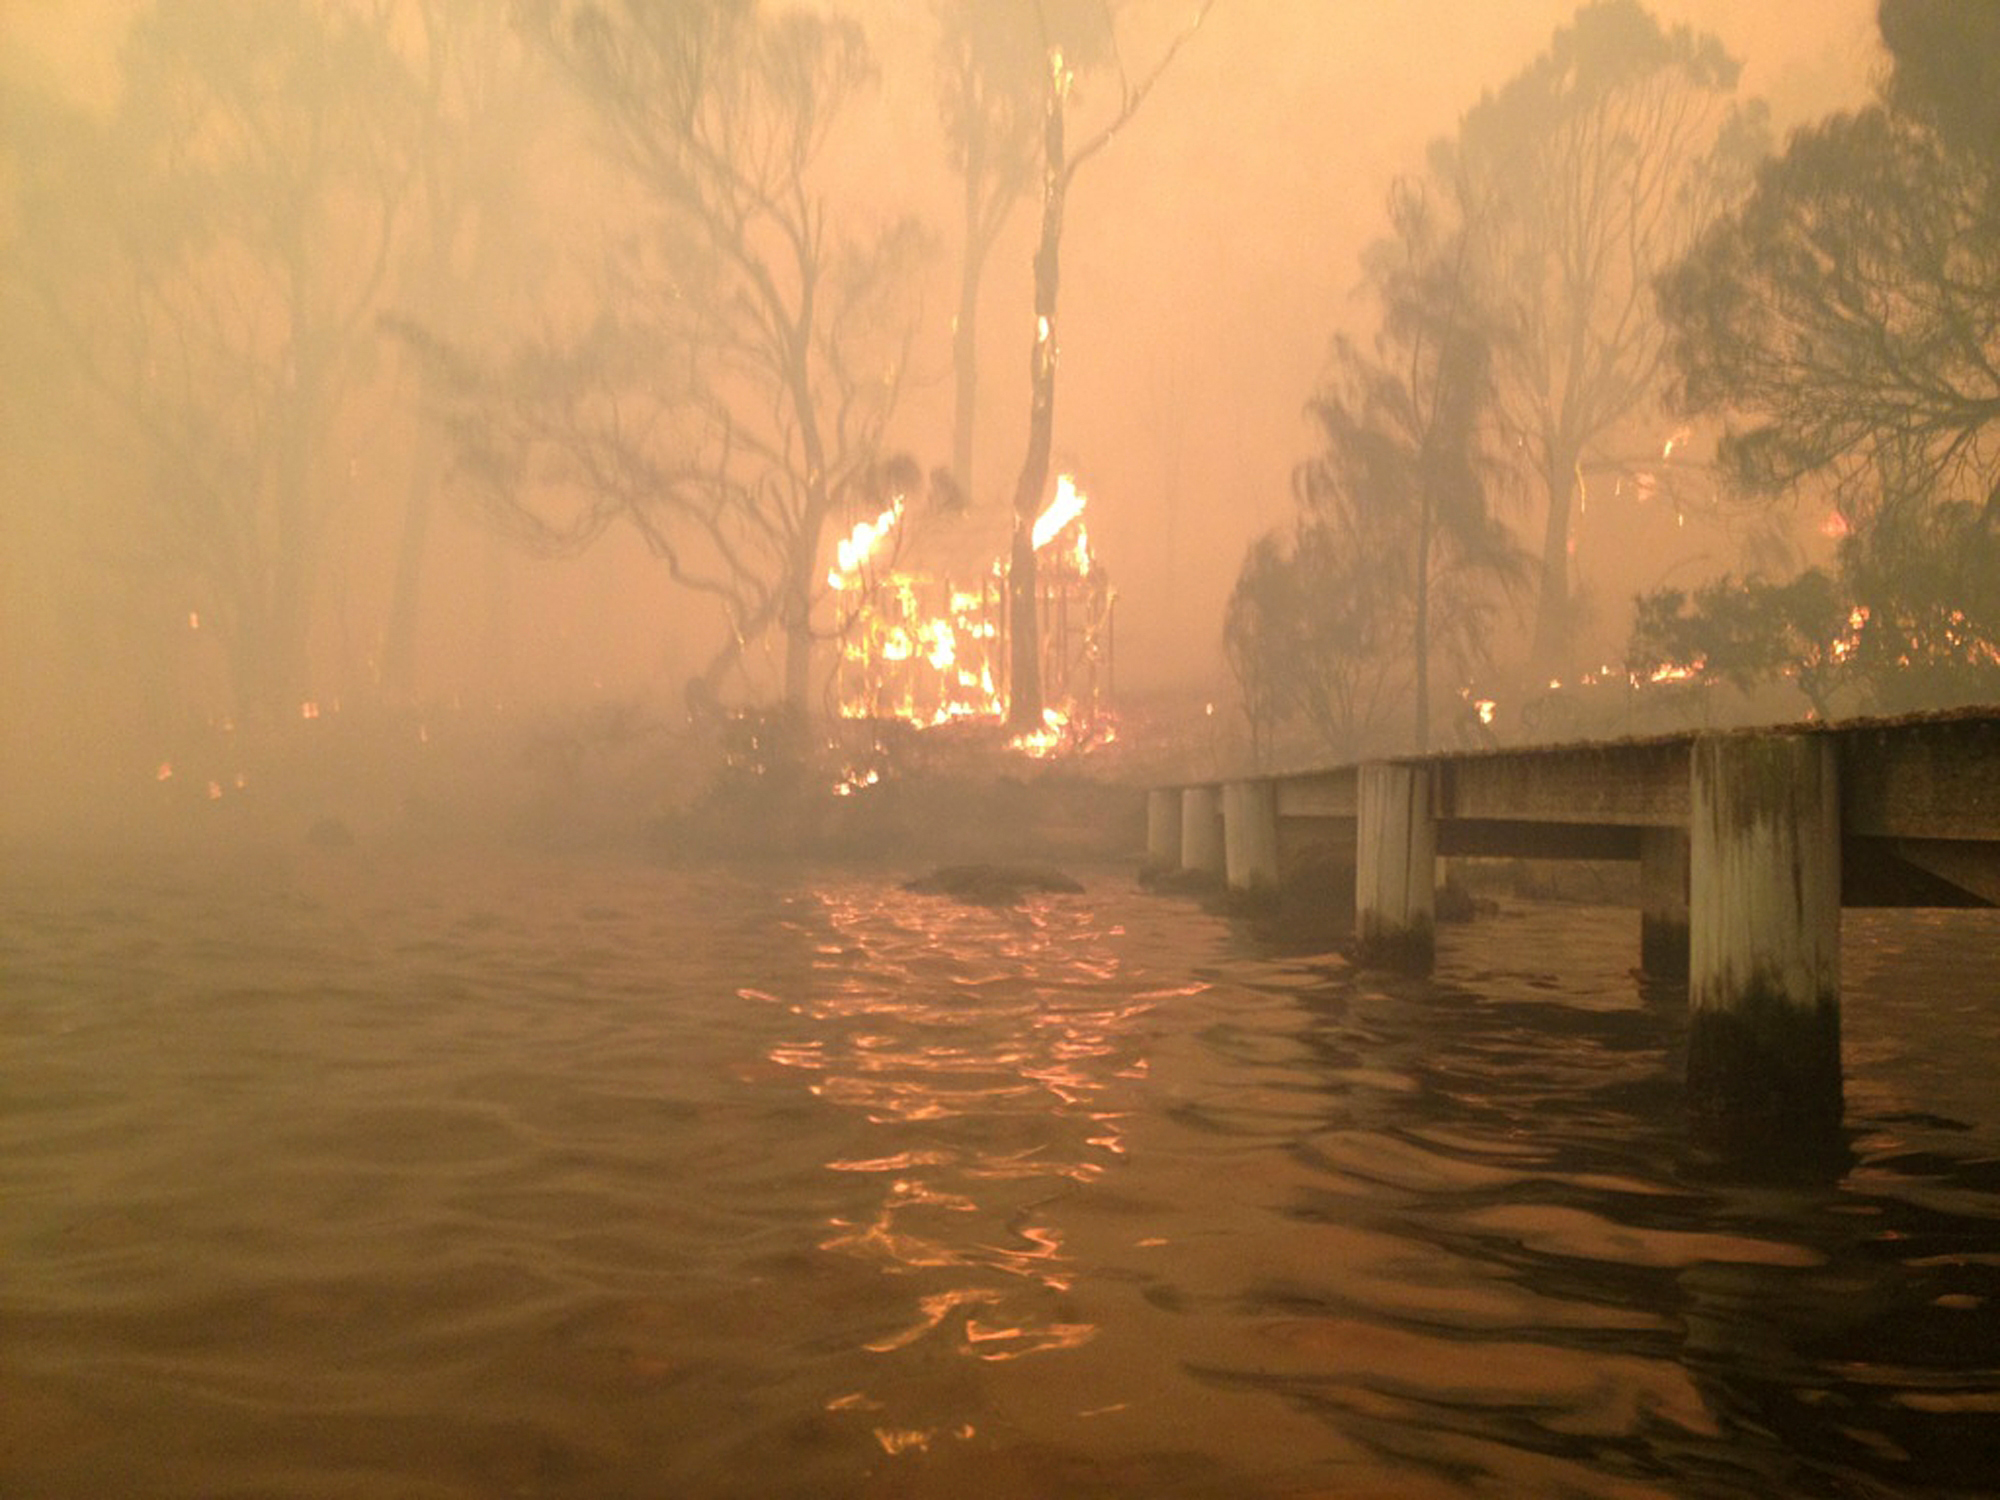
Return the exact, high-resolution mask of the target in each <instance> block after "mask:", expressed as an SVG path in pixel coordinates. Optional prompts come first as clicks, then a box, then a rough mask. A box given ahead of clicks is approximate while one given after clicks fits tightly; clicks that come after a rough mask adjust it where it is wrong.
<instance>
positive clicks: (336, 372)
mask: <svg viewBox="0 0 2000 1500" xmlns="http://www.w3.org/2000/svg"><path fill="white" fill-rule="evenodd" d="M123 64H124V67H123V72H122V76H121V85H120V89H119V92H118V95H117V98H116V100H115V103H114V104H113V107H112V110H111V113H110V115H109V117H108V119H103V120H100V119H98V118H96V117H94V116H93V115H91V114H89V113H86V112H84V111H81V110H76V111H70V112H66V113H64V112H61V111H60V106H57V105H54V104H50V103H47V102H46V101H45V102H44V106H43V108H42V109H41V110H40V111H39V112H38V115H37V122H35V123H30V122H24V121H20V120H18V119H17V125H16V128H17V129H28V130H32V131H33V132H34V134H33V137H32V139H33V144H32V146H31V147H30V148H27V149H22V150H19V151H18V152H17V153H16V157H15V161H14V187H15V193H14V226H13V227H14V231H15V232H14V235H13V238H12V240H11V242H10V245H9V257H10V260H11V261H12V263H13V265H12V269H13V271H14V273H15V274H16V275H17V276H18V277H19V278H20V280H21V284H23V285H26V286H30V287H32V288H33V289H34V291H35V294H36V296H37V298H38V300H39V302H40V304H41V307H42V309H43V312H44V314H45V315H46V317H47V318H48V319H49V320H50V322H51V323H52V325H53V326H54V327H56V328H58V329H59V330H60V331H61V340H62V344H63V346H64V347H65V349H66V350H67V352H68V353H69V354H70V355H71V356H72V357H73V358H74V360H75V361H76V365H77V368H78V369H80V370H81V371H82V372H83V374H84V376H85V377H86V379H87V381H88V384H89V386H90V387H91V389H92V390H93V391H94V393H95V397H96V410H95V414H94V415H93V416H92V417H91V418H89V419H88V420H87V422H86V424H85V425H84V426H83V427H82V428H81V430H85V431H96V432H98V433H100V434H101V435H102V437H103V439H104V441H106V442H107V443H109V444H111V445H114V446H116V447H118V448H119V449H120V450H121V451H123V452H124V453H125V454H126V455H127V456H128V457H129V460H130V462H131V463H132V464H133V465H134V467H135V469H136V471H137V472H138V473H139V474H140V476H141V481H140V490H141V499H142V502H143V503H142V505H141V506H140V515H139V519H138V522H137V528H138V531H137V534H136V535H135V536H134V537H133V538H132V539H131V540H132V541H133V542H134V544H135V545H136V546H138V547H141V548H143V549H144V555H145V557H146V560H147V567H148V569H149V571H151V572H152V573H154V574H155V575H162V574H164V575H167V576H170V577H172V578H174V579H176V580H178V581H179V582H180V583H181V584H182V585H184V587H185V589H186V598H187V618H189V619H191V620H194V621H196V622H198V623H199V624H200V625H201V626H202V628H203V629H205V630H207V631H210V632H212V633H213V634H214V636H215V637H216V638H217V639H219V640H220V641H221V643H222V645H223V648H224V654H225V657H226V662H227V669H228V675H229V679H230V685H231V689H232V697H233V700H234V706H235V712H236V714H237V716H238V717H241V718H248V719H253V720H269V719H272V718H275V717H277V716H279V715H281V714H284V713H286V712H290V713H291V714H294V715H296V714H297V713H298V711H299V704H300V703H301V702H302V701H303V700H306V699H308V698H309V697H310V696H311V686H310V678H311V674H310V663H309V651H308V646H309V637H310V633H311V630H312V627H313V623H314V614H315V606H316V603H317V602H318V596H319V592H320V581H321V576H320V575H321V571H322V568H321V564H322V559H323V553H324V550H325V544H326V541H327V538H328V534H329V529H330V527H331V526H332V525H333V523H334V522H335V520H336V518H337V517H338V516H339V514H340V512H341V510H342V508H343V506H344V505H345V504H346V503H347V502H348V501H350V500H351V499H352V495H351V491H350V488H349V484H348V481H347V471H348V468H349V464H350V461H351V459H352V457H353V449H352V448H351V447H350V446H347V444H348V440H349V438H350V437H351V434H348V433H345V432H344V431H343V426H342V424H343V421H344V420H346V419H348V418H349V417H351V416H352V415H353V410H354V400H355V397H356V395H357V393H358V392H360V391H361V390H362V389H364V388H365V387H367V386H368V385H369V384H370V383H371V381H372V379H373V375H374V335H375V323H374V320H375V316H376V314H377V312H378V310H379V305H380V304H379V298H380V294H381V290H382V287H383V284H384V280H385V278H386V276H387V274H388V268H389V265H390V260H391V254H392V247H393V244H394V238H395V233H396V230H397V226H398V222H399V217H400V214H401V212H402V209H403V207H404V203H405V198H406V195H407V189H408V183H409V177H410V163H409V158H408V153H407V150H406V146H405V139H406V132H407V124H408V111H409V108H410V102H411V90H410V85H409V79H408V77H407V75H406V73H405V72H404V71H403V69H402V68H401V66H400V64H399V63H398V60H397V58H396V57H395V55H394V52H393V51H392V49H391V48H390V47H389V45H388V44H387V40H386V35H385V26H384V20H383V16H382V14H381V12H380V11H379V10H378V9H375V8H373V7H365V6H361V5H343V4H339V3H335V0H176V3H173V4H166V3H161V4H157V5H155V6H153V7H151V8H149V9H147V10H145V11H143V12H142V13H140V14H139V15H138V16H137V18H136V19H135V20H134V21H133V23H132V26H131V30H130V32H129V34H128V36H127V38H126V42H125V47H124V53H123ZM52 112H53V113H52ZM98 424H101V425H98Z"/></svg>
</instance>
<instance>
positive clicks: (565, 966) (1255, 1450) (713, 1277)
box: [0, 853, 2000, 1500]
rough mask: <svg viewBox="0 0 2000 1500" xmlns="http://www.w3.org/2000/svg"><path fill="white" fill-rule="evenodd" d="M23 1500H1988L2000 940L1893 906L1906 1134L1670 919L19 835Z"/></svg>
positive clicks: (1951, 917)
mask: <svg viewBox="0 0 2000 1500" xmlns="http://www.w3.org/2000/svg"><path fill="white" fill-rule="evenodd" d="M7 874H8V879H7V880H6V882H5V889H4V891H0V1494H4V1495H6V1496H9V1497H38V1496H40V1497H65V1500H67V1497H103V1496H131V1497H148V1496H203V1497H208V1496H251V1495H256V1496H348V1497H391V1496H393V1497H432V1496H438V1497H442V1496H479V1497H485V1496H635V1497H636V1496H691V1497H702V1496H735V1495H742V1496H766V1495H770V1496H790V1495H799V1496H806V1495H812V1496H835V1497H838V1496H878V1495H879V1496H954V1497H958V1496H1005V1497H1015V1496H1019V1497H1028V1496H1056V1495H1064V1496H1067V1495H1112V1496H1123V1495H1133V1496H1141V1495H1144V1496H1179V1495H1213V1496H1305V1495H1328V1496H1333V1495H1340V1496H1347V1495H1414V1496H1432V1495H1438V1496H1445V1495H1537V1496H1541V1495H1551V1496H1553V1495H1590V1496H1597V1495H1603V1496H1645V1495H1662V1496H1664V1495H1780V1494H1802V1495H1837V1496H1849V1495H1854V1496H1874V1495H1916V1494H1952V1493H1964V1494H1975V1493H1991V1491H1992V1486H1993V1484H1994V1482H1995V1481H1994V1475H1995V1474H1996V1473H2000V1089H1996V1087H1995V1084H1994V1078H1995V1076H1996V1072H2000V924H1996V921H1995V915H1996V914H1990V913H1988V914H1979V913H1953V914H1946V913H1935V914H1894V915H1889V914H1882V915H1877V914H1868V913H1850V914H1849V916H1848V921H1847V926H1846V934H1847V938H1846V955H1845V962H1846V967H1847V993H1846V999H1845V1007H1846V1050H1847V1058H1848V1069H1849V1082H1848V1116H1849V1127H1850V1135H1851V1142H1850V1143H1851V1147H1852V1151H1853V1160H1852V1163H1851V1165H1850V1166H1849V1167H1848V1169H1847V1170H1846V1171H1845V1172H1844V1174H1842V1175H1840V1176H1839V1177H1838V1178H1837V1179H1833V1180H1826V1181H1822V1182H1818V1183H1797V1184H1794V1185H1789V1186H1771V1185H1761V1186H1760V1185H1745V1184H1744V1183H1743V1182H1742V1181H1741V1180H1740V1179H1737V1180H1735V1181H1732V1180H1730V1178H1728V1177H1727V1176H1724V1175H1722V1174H1719V1173H1718V1172H1717V1171H1715V1170H1714V1168H1713V1166H1712V1164H1709V1163H1707V1162H1705V1161H1704V1159H1703V1158H1702V1157H1701V1155H1700V1154H1699V1153H1697V1152H1695V1151H1694V1150H1692V1149H1691V1148H1690V1147H1689V1145H1688V1143H1687V1139H1686V1132H1685V1129H1684V1127H1683V1124H1682V1120H1681V1116H1680V1113H1679V1087H1678V1081H1677V1074H1676V1069H1677V1066H1678V1056H1679V1046H1680V1041H1681V1037H1682V1003H1683V997H1682V996H1681V995H1680V994H1679V993H1678V992H1677V991H1673V990H1658V991H1648V990H1647V989H1645V988H1644V987H1643V986H1642V985H1641V984H1640V983H1639V982H1638V981H1637V980H1635V979H1634V978H1633V976H1632V975H1631V973H1630V967H1631V965H1632V963H1633V961H1634V957H1635V951H1636V946H1637V934H1636V925H1637V924H1636V919H1635V918H1634V917H1633V916H1632V915H1631V914H1630V913H1626V912H1619V911H1611V910H1604V909H1597V908H1579V907H1574V906H1539V907H1538V906H1530V905H1519V906H1508V907H1505V908H1503V910H1501V911H1500V912H1498V913H1497V914H1494V915H1490V916H1487V917H1485V918H1483V919H1482V920H1481V921H1480V922H1479V923H1477V924H1476V925H1473V926H1471V927H1466V928H1456V929H1450V930H1448V931H1447V933H1446V935H1445V940H1444V952H1443V955H1442V959H1441V963H1440V967H1439V972H1438V974H1437V975H1436V977H1435V978H1434V979H1433V980H1432V981H1429V982H1425V983H1418V982H1413V981H1394V980H1386V979H1384V978H1382V977H1380V976H1367V975H1359V974H1356V973H1354V972H1352V971H1350V970H1348V969H1347V968H1346V967H1345V966H1344V965H1343V964H1342V963H1341V962H1340V960H1339V959H1338V958H1336V957H1332V956H1318V957H1299V956H1283V955H1278V954H1274V953H1272V952H1270V951H1268V950H1264V949H1262V948H1260V946H1259V943H1258V941H1257V940H1256V938H1255V937H1254V936H1253V935H1251V934H1249V933H1247V932H1245V931H1244V930H1242V929H1240V928H1238V927H1233V926H1232V925H1231V924H1230V923H1228V922H1226V921H1224V920H1223V919H1220V918H1217V917H1211V916H1206V915H1203V914H1201V913H1200V912H1199V911H1198V910H1196V909H1195V908H1194V907H1193V906H1191V905H1189V904H1187V903H1186V902H1184V901H1182V900H1179V899H1169V898H1157V897H1153V896H1149V895H1145V894H1142V893H1141V892H1139V891H1138V890H1137V889H1136V888H1135V887H1134V885H1133V883H1132V881H1131V879H1130V877H1129V875H1128V874H1126V873H1124V872H1120V871H1111V872H1104V873H1100V874H1098V875H1097V876H1095V877H1092V878H1091V879H1090V881H1089V882H1088V883H1089V886H1090V889H1089V891H1088V893H1087V894H1085V895H1083V896H1049V897H1036V898H1030V900H1029V901H1028V902H1027V904H1025V905H1024V906H1022V907H1021V908H1019V909H1015V910H986V909H978V908H970V907H964V906H959V905H956V904H954V903H952V902H951V901H949V900H947V899H944V898H940V897H929V896H915V895H909V894H905V893H903V892H902V891H900V890H899V889H898V888H897V885H896V882H895V881H894V880H892V879H886V878H874V877H867V876H859V875H854V874H851V873H849V874H818V875H812V874H789V873H788V874H785V875H782V876H780V875H745V874H743V873H734V874H728V873H723V874H717V873H691V872H687V871H670V870H664V869H658V868H653V867H649V866H644V865H638V864H616V863H609V862H599V863H591V862H573V863H565V862H559V861H554V860H545V861H533V860H522V859H478V860H475V859H470V858H466V859H453V858H449V857H445V856H441V855H440V856H429V857H426V858H423V859H419V860H411V861H401V862H391V861H389V860H386V859H371V858H368V857H364V856H360V855H349V854H340V853H329V854H327V855H325V856H324V857H317V858H305V857H303V856H302V857H300V858H298V859H295V860H294V859H283V860H280V859H274V858H266V859H264V860H234V861H224V862H222V863H221V864H220V865H219V866H218V867H216V868H215V869H213V870H206V871H191V870H186V869H177V868H172V867H167V868H159V867H155V868H153V869H150V870H140V869H139V868H137V867H136V866H134V867H127V868H119V869H114V868H109V867H106V866H104V865H101V864H99V865H92V866H85V865H77V864H68V865H63V864H55V863H50V862H47V861H40V860H32V859H20V860H15V861H13V862H11V864H10V867H9V869H8V871H7Z"/></svg>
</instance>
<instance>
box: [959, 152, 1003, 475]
mask: <svg viewBox="0 0 2000 1500" xmlns="http://www.w3.org/2000/svg"><path fill="white" fill-rule="evenodd" d="M985 161H986V141H985V132H984V131H983V130H980V129H974V131H973V132H972V135H971V138H970V139H969V140H968V141H967V142H966V166H965V260H964V263H963V264H962V265H961V266H960V268H959V276H958V318H957V320H956V321H955V322H954V323H953V324H952V328H951V365H952V378H953V382H954V405H953V410H952V423H951V477H952V479H953V480H954V481H956V482H957V484H958V493H959V494H960V495H961V496H964V497H965V498H966V499H968V500H969V499H971V497H972V495H973V493H974V491H973V488H972V452H973V434H974V428H975V426H976V424H977V422H978V420H979V284H980V281H981V280H982V279H983V278H984V276H985V271H986V252H987V251H988V250H989V249H991V248H992V244H993V241H992V239H991V238H990V237H989V236H987V235H986V234H984V233H983V231H982V226H981V223H980V219H981V217H982V215H981V214H980V211H979V210H980V185H981V183H982V182H983V181H984V178H985V171H986V167H985Z"/></svg>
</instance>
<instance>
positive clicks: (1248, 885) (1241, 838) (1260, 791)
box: [1222, 781, 1278, 894]
mask: <svg viewBox="0 0 2000 1500" xmlns="http://www.w3.org/2000/svg"><path fill="white" fill-rule="evenodd" d="M1222 848H1223V873H1224V878H1225V879H1226V880H1227V881H1228V883H1229V888H1230V889H1231V890H1232V891H1241V892H1244V893H1246V894H1247V893H1259V892H1266V893H1267V892H1273V891H1276V890H1277V888H1278V795H1277V789H1276V788H1274V787H1273V786H1272V785H1271V784H1270V783H1269V782H1268V781H1232V782H1229V783H1228V784H1227V785H1225V786H1224V787H1223V789H1222Z"/></svg>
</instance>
